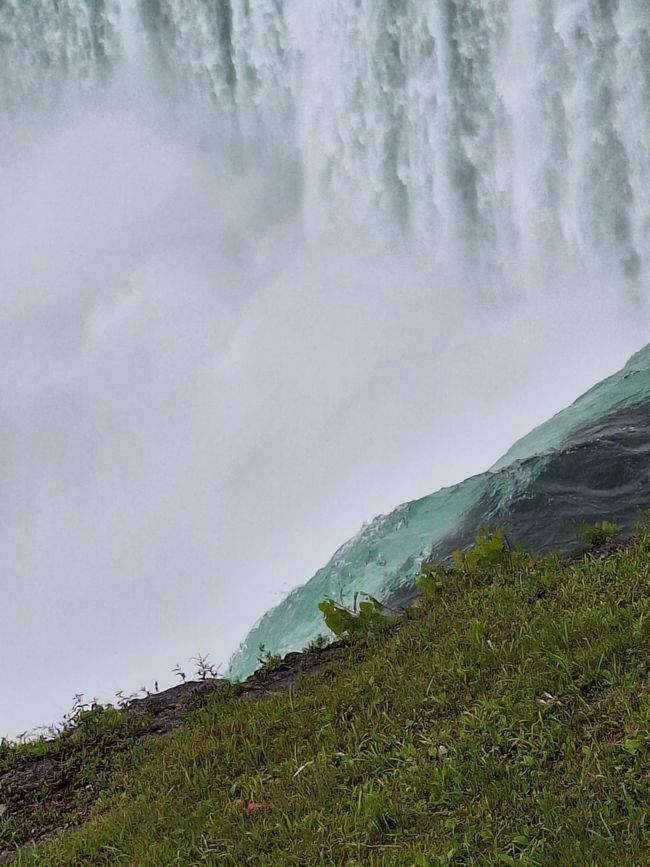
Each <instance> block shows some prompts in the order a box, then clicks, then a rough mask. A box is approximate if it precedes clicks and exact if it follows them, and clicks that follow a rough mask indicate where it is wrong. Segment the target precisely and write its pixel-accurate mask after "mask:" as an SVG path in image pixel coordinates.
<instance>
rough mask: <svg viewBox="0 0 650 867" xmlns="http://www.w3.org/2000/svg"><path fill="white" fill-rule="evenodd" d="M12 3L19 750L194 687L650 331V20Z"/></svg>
mask: <svg viewBox="0 0 650 867" xmlns="http://www.w3.org/2000/svg"><path fill="white" fill-rule="evenodd" d="M608 9H609V7H607V8H606V7H605V6H604V5H603V4H601V5H600V6H598V8H597V9H596V7H594V6H593V4H591V3H589V2H587V0H576V2H574V3H572V4H569V5H567V4H566V3H563V2H562V3H561V2H551V0H539V2H529V0H526V2H524V0H501V2H494V0H473V2H471V3H468V2H467V0H464V2H458V3H456V2H452V0H449V2H446V3H440V2H433V0H432V2H422V0H417V2H416V0H413V2H405V3H403V4H400V5H399V8H398V9H397V8H395V4H393V3H390V2H379V0H372V2H371V0H362V2H359V3H351V2H349V0H314V2H313V3H310V4H304V3H298V2H290V0H286V2H285V3H277V2H271V0H252V2H250V3H245V2H244V0H231V2H230V3H221V4H215V3H208V2H207V0H183V2H180V0H178V2H174V0H141V2H139V3H137V2H135V0H134V2H132V3H129V2H127V0H122V2H120V3H118V2H115V0H105V2H104V3H101V2H94V3H90V2H87V0H66V2H61V3H59V4H56V5H55V4H49V3H45V2H34V3H29V4H27V3H24V2H22V0H9V2H5V3H4V4H3V5H2V6H1V7H0V106H2V110H1V112H0V310H1V315H0V362H1V363H0V587H1V589H2V599H1V604H0V636H2V638H1V641H2V644H1V647H2V662H3V664H2V674H0V688H1V691H2V695H3V696H6V697H9V701H8V702H7V703H6V704H5V703H4V702H3V705H2V706H0V733H2V732H5V731H6V732H8V733H11V734H15V733H16V732H18V731H19V730H21V729H27V728H31V727H33V726H35V725H37V724H39V723H47V722H51V721H52V720H53V719H55V718H57V717H58V716H59V715H60V714H61V713H63V712H64V711H65V710H67V708H68V707H69V705H70V703H71V697H72V695H73V694H74V693H76V692H80V691H83V692H85V693H86V694H87V695H88V696H94V695H97V696H99V697H101V698H107V697H108V698H110V697H111V695H112V693H113V692H114V691H115V690H117V689H124V690H125V691H130V690H132V689H137V688H138V687H139V686H141V685H142V684H147V685H148V686H151V685H152V684H153V681H154V679H158V680H159V682H160V684H161V686H163V685H166V684H167V683H168V682H170V681H171V676H170V675H168V674H167V672H169V671H170V670H171V668H172V667H173V665H174V664H175V663H176V662H184V661H185V660H187V659H188V657H189V656H191V655H192V654H193V653H195V652H196V651H197V650H200V651H202V652H210V653H211V655H212V658H213V659H214V660H215V661H216V662H223V663H224V664H225V663H226V662H227V658H228V656H229V655H230V653H231V651H232V650H233V649H234V648H235V646H236V644H237V643H238V642H239V641H240V640H241V639H242V638H243V636H244V634H245V632H246V631H247V629H248V627H249V626H250V625H252V623H253V621H254V620H255V619H256V618H257V617H258V616H260V615H261V614H262V613H263V612H264V611H265V610H266V609H267V608H268V607H269V606H271V605H273V604H276V603H277V602H278V601H279V600H280V598H281V597H282V595H283V593H285V592H286V591H287V590H288V589H289V588H290V587H292V586H295V585H296V584H297V583H299V582H302V581H304V580H306V579H307V578H308V577H309V576H310V575H311V574H312V572H313V571H314V570H315V569H316V568H317V567H318V566H320V565H322V564H323V563H324V562H325V561H326V560H327V559H328V558H329V556H330V555H331V554H332V552H333V551H334V549H335V548H336V547H337V546H338V545H339V544H340V543H341V542H342V541H344V540H345V539H346V538H347V537H349V536H350V535H352V534H353V533H354V532H355V531H356V530H357V529H358V527H359V526H360V524H361V523H362V522H363V521H364V520H368V519H370V518H372V517H373V516H374V515H375V514H377V513H378V512H380V511H387V510H389V509H390V508H392V507H393V506H395V505H397V504H398V503H399V502H402V501H404V500H407V499H412V498H414V497H416V496H420V495H423V494H425V493H429V492H431V491H433V490H435V489H436V488H438V487H440V486H442V485H445V484H451V483H453V482H456V481H458V480H460V479H461V478H463V477H465V476H467V475H469V474H471V473H475V472H479V471H481V470H484V469H485V468H486V467H487V466H489V465H490V464H491V463H492V462H493V461H494V460H496V459H497V458H498V457H499V455H500V454H501V453H502V452H503V451H505V449H506V448H507V447H508V446H509V445H510V444H511V443H512V442H513V441H514V440H515V439H516V438H517V437H519V436H520V435H522V434H524V433H526V432H527V431H528V430H529V429H530V428H531V427H532V426H533V425H535V424H536V423H538V422H540V421H542V420H544V419H545V418H547V417H548V416H549V415H550V414H551V413H553V412H555V411H557V410H559V409H560V408H562V407H563V406H564V405H565V404H566V403H568V402H569V401H570V400H572V399H573V398H574V397H576V396H577V394H578V393H580V392H581V391H582V390H584V389H585V388H586V387H588V386H589V385H591V384H593V383H594V382H596V381H597V380H598V379H600V378H602V377H603V376H605V375H607V374H608V373H610V372H612V371H613V370H614V369H615V368H616V367H618V366H620V365H621V364H622V363H623V362H624V361H625V360H626V358H627V356H628V355H630V354H631V353H632V352H633V351H634V350H636V349H637V348H639V347H640V346H641V345H642V344H644V343H646V342H647V341H648V337H647V335H648V319H649V318H650V317H649V314H648V309H647V294H648V279H647V268H648V259H649V254H650V246H649V243H648V233H649V232H650V201H649V200H648V190H650V183H649V182H650V158H649V157H648V155H647V152H646V149H645V147H644V143H645V142H647V141H648V132H649V129H648V127H649V125H650V60H649V59H648V58H647V57H646V56H645V54H644V52H645V51H646V49H645V48H644V46H645V45H647V42H648V29H649V28H650V11H648V10H646V7H645V5H643V4H641V3H636V2H634V0H621V2H620V3H619V4H618V10H617V11H616V12H615V13H614V12H613V11H607V10H608Z"/></svg>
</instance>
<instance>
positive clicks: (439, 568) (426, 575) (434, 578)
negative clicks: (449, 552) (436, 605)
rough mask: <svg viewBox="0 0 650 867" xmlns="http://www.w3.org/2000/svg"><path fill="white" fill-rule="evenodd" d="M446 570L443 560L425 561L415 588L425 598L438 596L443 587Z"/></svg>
mask: <svg viewBox="0 0 650 867" xmlns="http://www.w3.org/2000/svg"><path fill="white" fill-rule="evenodd" d="M447 575H448V568H447V566H446V564H445V561H444V560H425V561H424V563H423V564H422V566H421V567H420V575H419V577H418V581H417V588H418V590H419V591H420V593H422V595H423V596H425V597H426V598H429V599H431V598H435V597H436V596H439V595H440V593H441V591H442V590H443V588H444V586H445V580H446V578H447Z"/></svg>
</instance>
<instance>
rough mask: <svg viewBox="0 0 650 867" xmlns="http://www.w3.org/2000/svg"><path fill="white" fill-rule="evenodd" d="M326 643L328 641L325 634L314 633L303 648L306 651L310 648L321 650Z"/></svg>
mask: <svg viewBox="0 0 650 867" xmlns="http://www.w3.org/2000/svg"><path fill="white" fill-rule="evenodd" d="M328 644H329V641H328V639H327V636H326V635H316V636H315V637H314V638H312V640H311V641H310V642H309V644H308V645H307V646H306V647H305V648H304V649H305V651H307V652H309V651H310V650H322V649H323V648H324V647H327V645H328Z"/></svg>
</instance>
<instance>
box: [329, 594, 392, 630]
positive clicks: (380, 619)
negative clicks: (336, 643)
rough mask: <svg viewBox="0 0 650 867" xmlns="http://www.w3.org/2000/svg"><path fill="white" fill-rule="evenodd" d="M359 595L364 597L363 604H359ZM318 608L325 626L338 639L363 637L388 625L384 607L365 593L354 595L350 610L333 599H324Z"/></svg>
mask: <svg viewBox="0 0 650 867" xmlns="http://www.w3.org/2000/svg"><path fill="white" fill-rule="evenodd" d="M360 595H363V596H365V599H364V600H363V602H359V596H360ZM318 607H319V608H320V610H321V611H322V612H323V619H324V620H325V625H326V626H327V628H328V629H329V630H331V631H332V632H333V633H334V635H336V636H337V637H338V638H341V637H342V636H348V637H349V638H359V637H365V636H367V635H369V634H370V633H371V632H378V631H382V630H383V629H384V628H385V627H386V625H387V624H388V618H387V617H386V615H385V614H384V613H383V610H384V606H383V605H382V604H381V602H379V600H378V599H375V598H374V597H373V596H370V595H368V594H367V593H363V594H359V593H355V594H354V602H353V604H352V608H348V607H347V606H345V605H343V604H341V605H339V604H338V602H335V601H334V600H333V599H324V600H323V601H322V602H321V603H320V604H319V606H318Z"/></svg>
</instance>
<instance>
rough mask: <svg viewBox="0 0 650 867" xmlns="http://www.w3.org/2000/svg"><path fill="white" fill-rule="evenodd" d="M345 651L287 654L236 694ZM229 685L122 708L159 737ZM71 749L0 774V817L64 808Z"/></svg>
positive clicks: (141, 736) (271, 685) (170, 692)
mask: <svg viewBox="0 0 650 867" xmlns="http://www.w3.org/2000/svg"><path fill="white" fill-rule="evenodd" d="M345 652H346V645H345V643H344V642H340V641H338V642H335V643H333V644H330V645H328V646H327V647H320V648H314V649H310V650H305V651H303V652H301V653H289V654H288V655H287V656H285V658H284V659H283V660H282V661H281V662H279V663H278V664H277V665H276V666H274V667H273V668H272V669H271V670H269V669H268V668H264V667H263V668H261V669H259V670H258V671H257V672H255V674H253V675H252V676H251V677H250V678H248V680H247V681H245V682H244V683H242V684H239V685H235V687H234V688H235V690H236V696H237V698H238V699H239V700H240V701H251V700H261V699H265V698H268V697H269V696H271V695H273V694H274V693H276V692H284V691H286V690H288V689H289V688H290V687H292V686H293V685H294V684H295V683H296V681H297V680H298V678H300V677H302V676H305V677H306V676H311V675H314V674H318V673H319V672H321V671H323V670H324V669H325V668H326V667H327V666H328V665H329V664H330V663H331V662H332V661H333V660H335V659H338V658H340V657H341V656H342V655H343V654H344V653H345ZM231 686H232V685H231V684H230V682H229V681H227V680H225V679H223V678H212V677H210V678H206V679H205V680H199V681H192V682H185V683H181V684H179V685H178V686H174V687H171V688H170V689H166V690H164V691H162V692H157V693H151V694H149V695H147V696H146V697H144V698H137V699H133V700H132V701H130V702H128V704H127V705H126V706H125V707H124V708H123V709H122V710H121V713H123V714H124V715H125V717H126V718H127V719H128V720H129V722H132V723H133V726H134V731H136V732H137V739H138V740H145V739H148V738H152V737H161V736H164V735H168V734H170V733H171V732H173V731H175V730H176V729H178V728H180V727H181V726H182V725H183V724H184V722H185V721H186V720H187V715H188V713H190V712H191V711H193V710H196V709H198V708H200V707H201V705H202V703H203V702H204V701H205V699H206V697H207V696H209V695H211V694H213V693H215V692H218V691H219V690H220V689H224V688H231ZM73 751H74V750H73V748H66V747H65V746H63V747H62V749H61V752H60V753H59V754H56V755H46V756H39V757H36V758H31V759H26V760H23V761H21V762H19V763H18V764H16V765H15V766H14V767H12V768H10V769H9V770H7V771H5V772H4V773H0V819H1V818H2V817H3V815H4V814H6V815H10V816H12V817H13V818H16V817H20V816H21V815H23V816H28V815H29V814H30V813H31V812H32V811H33V810H34V807H35V806H39V807H40V806H44V807H46V808H48V807H49V808H55V809H64V808H65V806H66V804H71V803H72V801H73V800H74V797H75V794H76V788H77V786H78V780H77V778H76V775H75V774H74V773H73V772H71V758H72V754H73ZM70 830H72V828H70V827H69V826H63V827H61V826H60V825H56V824H54V825H48V824H47V823H46V824H45V825H43V826H41V827H39V828H38V829H34V831H33V833H32V835H31V836H30V838H29V839H27V840H25V841H24V842H23V845H22V846H21V847H20V849H10V850H9V849H6V850H0V864H10V863H11V862H12V861H14V860H15V859H16V858H17V857H18V855H19V854H20V852H23V851H26V850H27V849H29V848H31V847H32V846H36V845H38V844H39V843H43V842H45V841H46V840H47V839H48V838H50V837H52V836H53V835H55V834H57V833H61V832H63V831H70Z"/></svg>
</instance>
